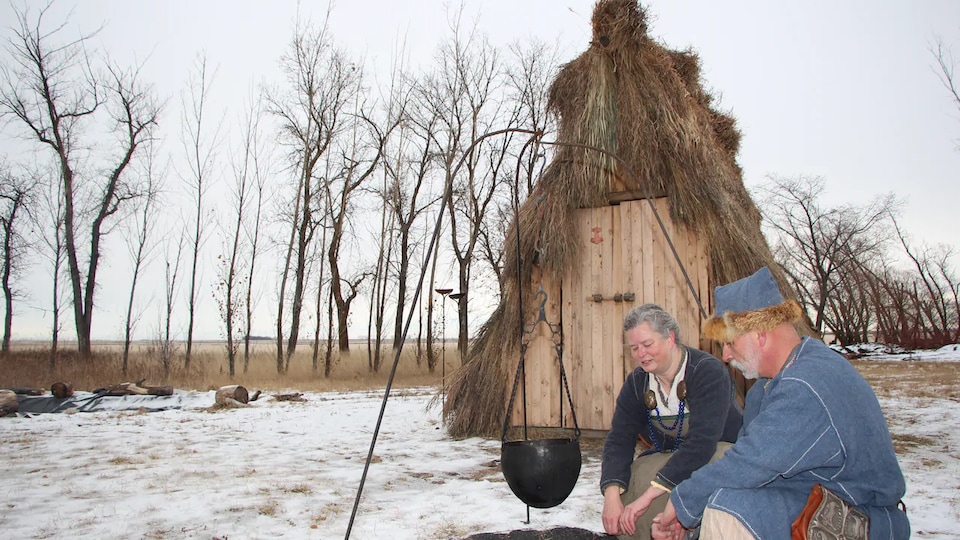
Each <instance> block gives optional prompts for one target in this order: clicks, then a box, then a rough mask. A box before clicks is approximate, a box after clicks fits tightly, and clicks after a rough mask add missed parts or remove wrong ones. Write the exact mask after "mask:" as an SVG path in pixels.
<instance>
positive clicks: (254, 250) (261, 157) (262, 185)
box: [243, 101, 270, 373]
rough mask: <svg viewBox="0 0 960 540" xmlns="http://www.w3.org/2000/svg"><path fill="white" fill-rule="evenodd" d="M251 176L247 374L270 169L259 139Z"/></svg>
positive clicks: (246, 302) (254, 148)
mask: <svg viewBox="0 0 960 540" xmlns="http://www.w3.org/2000/svg"><path fill="white" fill-rule="evenodd" d="M261 106H262V103H260V102H259V101H258V102H257V107H256V115H255V116H256V117H257V118H259V117H260V116H261V113H262V110H261V108H260V107H261ZM252 154H253V176H254V186H255V189H256V191H257V201H256V206H255V207H254V213H253V218H252V220H253V223H249V222H248V224H247V226H246V228H245V232H246V236H247V239H248V241H249V245H250V255H249V265H248V267H247V277H246V285H247V287H246V289H247V290H246V295H245V298H244V301H243V305H244V307H245V308H246V313H245V314H244V332H243V335H244V338H243V372H244V373H247V371H248V370H249V369H250V333H251V332H252V329H253V306H254V303H255V301H254V300H255V299H254V294H253V283H254V273H255V271H256V268H257V255H258V254H259V250H260V241H261V239H260V226H261V224H262V221H263V203H264V195H265V194H264V190H265V189H266V180H267V175H268V173H269V168H270V154H269V152H267V151H266V150H265V149H264V148H262V147H261V139H260V137H259V136H258V137H254V139H253V152H252Z"/></svg>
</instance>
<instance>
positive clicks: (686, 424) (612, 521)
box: [600, 304, 742, 539]
mask: <svg viewBox="0 0 960 540" xmlns="http://www.w3.org/2000/svg"><path fill="white" fill-rule="evenodd" d="M623 330H624V334H625V337H626V342H627V344H628V345H629V347H630V356H631V357H632V358H633V360H634V363H635V365H636V369H634V370H633V372H632V373H630V375H628V376H627V380H626V381H625V382H624V384H623V388H622V389H621V390H620V396H619V397H617V408H616V410H615V411H614V413H613V424H612V426H611V428H610V432H609V433H608V434H607V439H606V442H605V444H604V447H603V467H602V472H601V474H600V490H601V491H602V492H603V528H604V529H605V530H606V531H607V532H608V533H610V534H617V535H619V537H620V538H621V539H626V538H630V539H648V538H650V525H651V522H652V519H653V517H654V516H656V515H657V514H659V513H660V512H661V511H662V509H663V507H664V506H665V505H666V503H667V500H668V499H669V497H667V496H665V495H667V494H669V493H670V490H672V489H673V487H674V486H676V485H677V484H678V483H680V482H682V481H684V480H686V479H687V478H689V477H690V475H691V474H692V473H693V471H695V470H697V469H698V468H700V467H702V466H703V465H706V464H707V463H709V462H710V461H712V460H714V459H717V458H719V457H720V456H722V455H723V452H725V451H726V450H727V449H728V448H729V447H730V446H732V443H734V442H736V439H737V432H738V431H739V430H740V424H741V421H742V413H741V411H740V408H739V407H738V406H737V403H736V400H735V398H734V394H733V384H732V382H731V380H730V374H729V372H728V371H727V369H726V367H725V366H724V365H723V364H722V363H721V362H720V361H719V360H717V359H716V358H715V357H713V356H711V355H710V354H708V353H705V352H703V351H700V350H697V349H694V348H691V347H686V346H684V345H682V344H681V342H680V327H679V325H678V324H677V321H676V319H674V318H673V316H672V315H670V314H669V313H667V312H666V311H664V309H663V308H661V307H660V306H658V305H655V304H644V305H642V306H640V307H638V308H634V309H632V310H631V311H630V312H629V313H627V316H626V318H625V319H624V322H623ZM638 438H639V439H640V440H641V441H642V442H643V445H644V449H643V451H642V452H641V453H640V455H639V456H638V457H637V458H636V460H634V459H633V456H634V452H635V450H636V443H637V439H638Z"/></svg>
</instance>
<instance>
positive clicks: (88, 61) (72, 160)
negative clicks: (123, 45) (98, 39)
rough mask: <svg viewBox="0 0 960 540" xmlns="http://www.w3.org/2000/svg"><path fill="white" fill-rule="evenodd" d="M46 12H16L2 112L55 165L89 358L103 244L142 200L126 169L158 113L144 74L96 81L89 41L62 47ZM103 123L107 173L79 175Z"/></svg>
mask: <svg viewBox="0 0 960 540" xmlns="http://www.w3.org/2000/svg"><path fill="white" fill-rule="evenodd" d="M48 9H49V5H48V6H46V7H44V8H43V9H41V10H40V12H39V14H38V15H37V16H36V17H31V16H29V15H28V13H27V12H26V11H25V10H16V8H15V12H16V15H17V26H16V27H15V28H13V35H12V37H11V38H10V39H8V42H7V44H8V51H9V53H10V57H11V58H12V64H11V65H6V66H3V68H2V72H3V77H2V78H3V80H2V90H0V111H2V113H3V115H4V116H8V117H12V118H13V119H15V121H16V122H17V123H18V124H19V125H20V127H21V128H23V129H24V130H25V132H26V133H27V134H28V135H29V137H30V138H32V139H33V140H34V141H36V142H39V143H40V144H41V145H42V146H43V147H45V148H48V149H49V150H50V151H51V152H52V153H53V155H54V157H55V158H56V160H57V161H58V165H59V169H60V180H61V182H63V188H64V189H63V194H64V240H65V248H66V254H67V263H68V268H69V272H70V282H71V286H72V292H73V310H74V319H75V322H76V327H77V341H78V348H79V352H80V354H81V356H84V357H89V356H90V353H91V348H90V333H91V329H92V326H93V313H94V296H95V293H96V289H97V271H98V270H99V267H100V257H101V255H102V254H101V243H102V241H103V240H104V237H105V236H106V235H107V234H108V233H109V232H110V231H111V226H110V224H111V222H112V221H113V220H114V219H115V217H116V216H118V215H122V214H118V211H119V210H120V209H121V208H122V207H124V206H125V205H126V204H127V203H128V202H129V201H131V200H133V199H135V198H137V197H138V196H139V191H138V188H137V186H136V185H135V184H133V183H131V182H128V181H127V178H126V176H127V175H126V172H127V167H128V165H129V164H130V161H131V159H132V158H133V156H134V155H135V154H136V153H137V151H138V147H139V146H140V145H141V144H142V143H143V142H145V141H146V140H148V139H149V138H150V136H151V133H152V130H153V128H154V127H155V125H156V122H157V117H158V115H159V112H160V107H159V105H158V104H157V103H156V101H155V100H154V97H153V93H152V90H151V89H150V88H149V87H148V86H146V85H144V84H143V83H142V82H141V81H140V73H139V71H140V70H139V67H138V68H134V69H128V70H124V69H121V68H118V67H115V66H112V65H109V64H106V65H105V73H104V74H103V77H102V79H100V80H98V78H97V77H96V76H95V74H94V73H93V69H94V66H93V64H94V58H92V57H90V56H88V54H87V49H86V44H87V42H88V40H89V38H90V37H91V36H90V35H82V36H80V37H79V38H76V39H68V40H62V39H61V36H63V35H64V30H65V28H66V23H63V24H60V25H58V26H55V27H54V29H53V30H47V29H46V27H47V25H46V23H45V20H44V17H45V16H46V15H47V11H48ZM99 118H102V119H103V122H102V124H101V127H102V126H104V125H107V124H108V123H109V125H110V126H111V127H112V134H113V135H114V141H113V144H112V145H111V146H110V150H109V151H107V152H105V153H104V155H103V156H101V157H102V160H101V161H103V162H104V163H105V166H103V167H102V168H98V170H99V171H100V172H94V173H91V174H87V173H86V172H85V171H83V170H81V168H80V163H81V156H80V153H81V150H85V147H92V146H93V145H92V144H85V143H91V142H92V141H91V140H87V141H85V140H84V137H86V136H89V137H91V138H95V137H96V134H93V133H91V129H92V128H93V127H95V126H96V125H97V124H96V121H97V119H99ZM84 226H85V227H87V231H86V234H87V237H88V242H89V243H88V245H87V247H86V257H87V258H86V261H85V263H83V262H82V261H81V257H82V256H83V255H84V254H83V253H82V252H81V248H80V244H81V240H79V239H78V236H80V235H81V234H83V231H82V230H81V227H84Z"/></svg>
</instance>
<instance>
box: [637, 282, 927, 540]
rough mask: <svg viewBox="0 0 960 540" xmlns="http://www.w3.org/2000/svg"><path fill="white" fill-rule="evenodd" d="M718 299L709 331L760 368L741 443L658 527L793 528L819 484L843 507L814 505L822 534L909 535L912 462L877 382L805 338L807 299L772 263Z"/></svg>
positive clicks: (662, 531)
mask: <svg viewBox="0 0 960 540" xmlns="http://www.w3.org/2000/svg"><path fill="white" fill-rule="evenodd" d="M714 300H715V302H716V313H715V315H714V316H713V317H712V318H711V319H710V320H708V321H707V323H706V325H705V327H704V332H705V334H706V335H707V337H709V338H711V339H714V340H717V341H720V342H722V343H723V344H724V345H723V358H722V359H723V360H724V361H725V362H730V363H732V364H733V365H734V366H736V367H737V368H738V369H740V370H741V371H742V372H743V373H744V375H746V376H747V377H752V378H758V379H757V381H756V383H755V384H754V385H753V386H752V387H751V388H750V390H749V392H747V396H746V404H745V407H744V414H743V428H742V429H741V431H740V434H739V437H738V439H737V443H736V444H735V445H734V446H733V448H731V449H730V450H729V451H727V453H726V454H725V456H724V457H723V458H721V459H720V460H718V461H716V462H714V463H711V464H708V465H706V466H704V467H702V468H701V469H699V470H697V471H696V472H694V473H693V474H692V475H691V476H690V478H689V479H687V480H686V481H684V482H681V483H680V484H678V485H677V486H676V488H674V490H673V491H672V492H671V494H670V501H669V502H668V503H667V505H666V508H665V509H664V511H663V512H662V513H661V514H660V515H658V516H657V517H656V518H654V525H653V538H679V537H681V536H682V535H683V534H684V530H685V529H691V528H695V527H697V526H698V525H699V526H700V527H701V529H700V535H701V536H700V537H701V538H702V539H704V540H710V539H715V538H722V539H724V540H733V539H739V538H748V539H749V538H761V539H781V538H790V537H791V524H792V523H793V522H794V520H796V519H797V517H798V516H799V515H800V514H801V512H803V511H804V509H805V506H806V504H807V501H808V497H809V496H810V494H811V490H813V489H814V486H815V485H817V484H819V485H820V486H822V487H823V488H826V490H827V491H826V492H824V493H826V495H825V497H826V498H825V500H826V501H827V506H828V507H829V508H830V509H832V510H833V511H834V513H829V512H828V511H824V509H823V508H819V510H820V511H819V512H817V510H818V507H817V506H816V505H811V507H810V508H809V510H808V512H816V513H815V515H814V520H813V522H814V525H815V526H818V527H819V529H818V530H817V531H816V533H817V536H816V537H817V538H824V539H837V538H857V539H861V538H862V539H866V538H870V539H871V540H873V539H880V538H883V539H900V538H909V536H910V524H909V522H908V520H907V516H906V513H905V512H904V510H902V508H901V507H902V503H901V501H900V499H901V497H903V494H904V491H905V482H904V479H903V473H902V472H901V471H900V466H899V464H898V463H897V459H896V456H895V455H894V452H893V444H892V442H891V440H890V433H889V431H888V430H887V425H886V422H885V421H884V418H883V413H882V412H881V410H880V405H879V403H878V402H877V398H876V395H875V394H874V393H873V390H872V389H871V388H870V385H869V384H868V383H867V382H866V381H865V380H864V379H863V377H861V376H860V374H859V373H858V372H857V371H856V369H854V368H853V366H851V365H850V363H849V362H847V360H846V359H844V358H843V357H842V356H840V355H838V354H837V353H835V352H833V351H832V350H830V349H829V348H828V347H827V346H826V345H824V344H823V343H822V342H820V341H818V340H816V339H811V338H806V337H804V338H801V336H800V334H799V333H798V332H797V330H796V328H795V326H794V323H796V322H797V321H799V320H800V319H801V317H802V311H801V309H800V306H798V305H797V303H796V302H794V301H792V300H789V301H785V300H784V298H783V296H782V295H781V294H780V290H779V288H778V287H777V284H776V282H775V281H774V279H773V276H772V275H771V274H770V271H769V269H767V268H766V267H764V268H761V269H760V270H759V271H758V272H757V273H755V274H753V275H752V276H749V277H747V278H744V279H741V280H739V281H735V282H733V283H730V284H728V285H724V286H721V287H717V288H716V289H715V293H714ZM841 499H842V501H844V502H843V503H842V504H841ZM831 504H832V505H831ZM837 516H840V517H841V518H842V519H841V520H837V521H838V522H832V521H831V520H832V519H834V518H836V517H837ZM828 518H830V519H828ZM839 521H842V522H839ZM844 527H845V530H844ZM858 528H859V531H857V530H856V529H858ZM804 529H805V527H804ZM844 534H846V535H844ZM811 537H812V536H811Z"/></svg>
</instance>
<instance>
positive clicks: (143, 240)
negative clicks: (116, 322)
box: [121, 144, 162, 375]
mask: <svg viewBox="0 0 960 540" xmlns="http://www.w3.org/2000/svg"><path fill="white" fill-rule="evenodd" d="M149 147H150V148H149V150H148V151H147V152H145V153H144V159H143V161H144V165H143V169H144V170H143V175H144V176H145V177H146V192H145V194H144V196H143V198H141V199H140V201H139V202H140V205H139V206H140V207H139V208H138V209H137V212H136V213H137V214H138V217H139V220H138V221H137V222H136V223H135V224H134V225H133V230H132V231H131V232H130V233H129V235H128V236H127V238H126V241H127V249H128V250H129V252H130V256H131V258H132V259H133V270H132V277H131V279H130V296H129V298H128V299H127V316H126V319H125V321H124V326H123V362H122V367H121V371H122V373H123V374H124V375H126V373H127V366H128V363H129V359H130V343H131V340H132V338H133V331H134V328H135V327H136V325H137V322H138V321H139V319H140V314H139V313H134V309H133V308H134V300H135V298H136V295H137V282H138V280H139V278H140V271H141V269H142V268H143V266H144V265H145V264H147V263H148V261H149V259H150V258H151V257H152V253H153V250H154V247H155V244H154V243H153V242H152V241H151V237H152V235H153V225H154V223H155V221H156V214H155V211H156V203H157V196H158V193H159V191H160V189H161V185H162V182H161V175H159V174H158V171H157V170H156V164H155V158H156V148H155V146H154V145H153V144H149Z"/></svg>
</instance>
